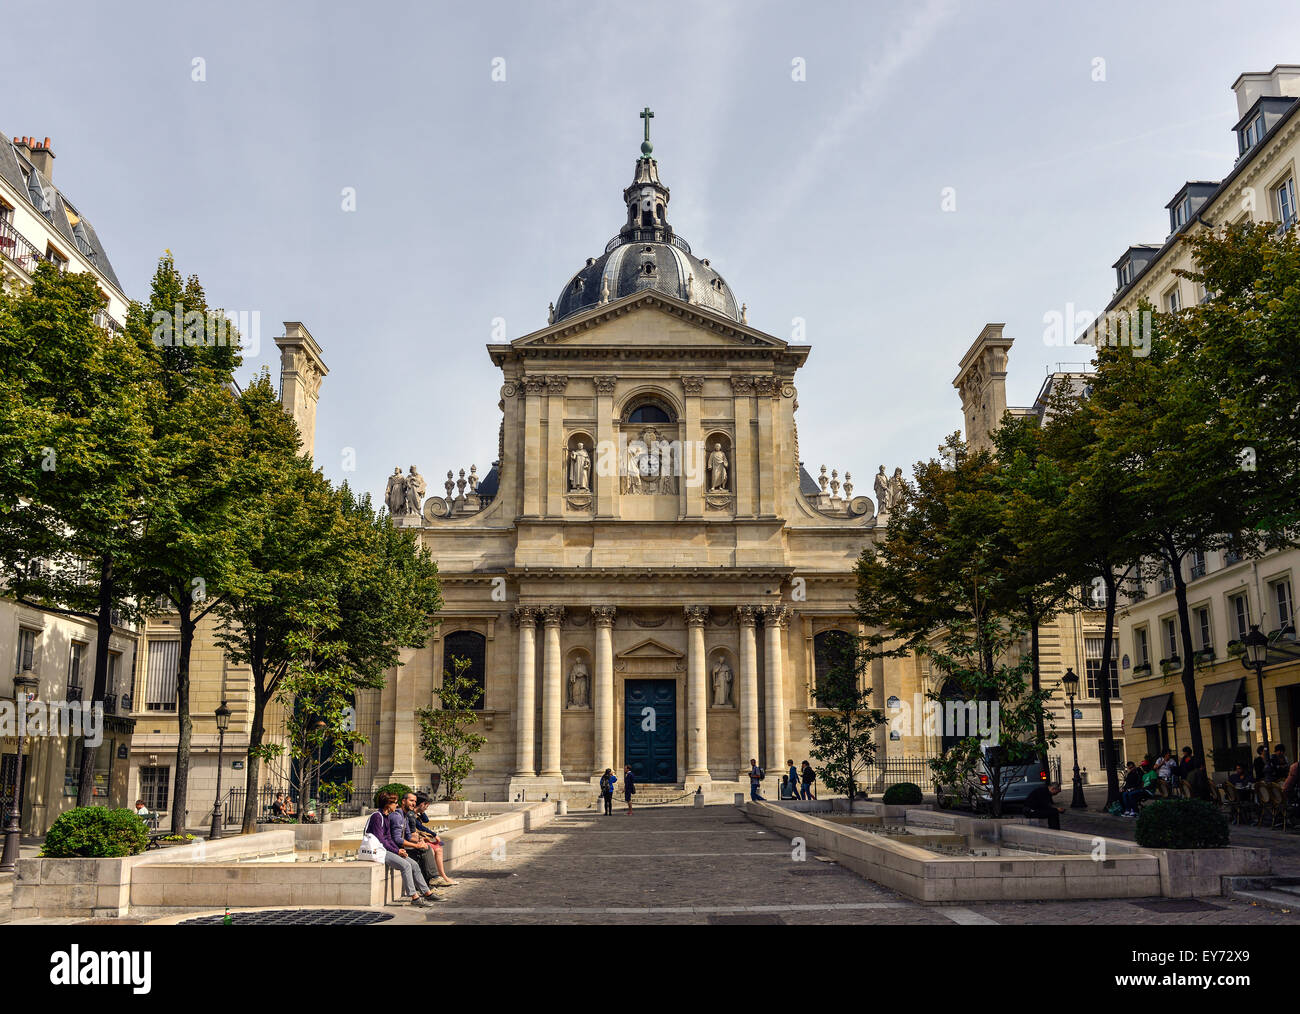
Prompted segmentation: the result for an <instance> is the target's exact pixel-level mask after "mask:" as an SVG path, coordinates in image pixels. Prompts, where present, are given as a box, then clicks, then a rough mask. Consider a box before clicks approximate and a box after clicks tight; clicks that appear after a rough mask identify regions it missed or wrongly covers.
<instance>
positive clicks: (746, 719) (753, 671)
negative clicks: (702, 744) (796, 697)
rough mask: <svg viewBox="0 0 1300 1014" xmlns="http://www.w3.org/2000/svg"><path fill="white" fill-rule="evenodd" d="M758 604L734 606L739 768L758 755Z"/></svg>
mask: <svg viewBox="0 0 1300 1014" xmlns="http://www.w3.org/2000/svg"><path fill="white" fill-rule="evenodd" d="M758 614H759V607H758V606H737V607H736V622H737V623H738V624H739V626H740V672H739V673H737V674H736V679H737V682H738V683H739V687H738V690H739V694H738V697H739V700H740V768H739V770H741V771H745V770H748V768H749V761H750V758H755V759H756V758H757V757H758V644H757V643H756V641H755V637H754V626H755V623H756V621H757V620H758Z"/></svg>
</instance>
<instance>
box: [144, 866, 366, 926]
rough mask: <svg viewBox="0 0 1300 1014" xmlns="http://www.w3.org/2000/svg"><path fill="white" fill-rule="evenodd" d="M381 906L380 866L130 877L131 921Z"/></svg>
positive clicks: (175, 869)
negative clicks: (201, 913)
mask: <svg viewBox="0 0 1300 1014" xmlns="http://www.w3.org/2000/svg"><path fill="white" fill-rule="evenodd" d="M383 902H384V866H383V865H382V864H380V863H360V862H352V863H210V862H207V863H168V864H165V865H159V866H139V867H137V868H135V869H134V870H132V871H131V891H130V906H131V907H130V911H131V914H132V915H143V916H148V915H162V914H164V913H166V912H172V911H176V910H177V909H196V910H198V909H210V908H217V909H220V908H227V907H229V908H252V907H268V906H269V907H285V908H297V907H299V906H304V905H331V906H334V905H341V906H357V905H382V904H383Z"/></svg>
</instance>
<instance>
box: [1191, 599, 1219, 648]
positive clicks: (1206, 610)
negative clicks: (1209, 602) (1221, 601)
mask: <svg viewBox="0 0 1300 1014" xmlns="http://www.w3.org/2000/svg"><path fill="white" fill-rule="evenodd" d="M1195 616H1196V632H1197V635H1198V639H1199V642H1200V643H1199V644H1198V645H1197V647H1198V648H1199V649H1200V650H1201V651H1212V650H1213V648H1212V645H1213V643H1214V635H1213V634H1212V633H1211V630H1210V607H1209V606H1199V607H1197V609H1196V610H1195Z"/></svg>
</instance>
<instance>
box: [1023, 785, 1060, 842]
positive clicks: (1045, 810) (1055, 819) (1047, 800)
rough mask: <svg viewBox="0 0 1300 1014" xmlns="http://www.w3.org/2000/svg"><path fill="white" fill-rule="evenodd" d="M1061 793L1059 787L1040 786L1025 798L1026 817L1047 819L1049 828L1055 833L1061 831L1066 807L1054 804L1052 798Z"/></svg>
mask: <svg viewBox="0 0 1300 1014" xmlns="http://www.w3.org/2000/svg"><path fill="white" fill-rule="evenodd" d="M1060 791H1061V787H1060V786H1059V785H1040V786H1038V787H1037V788H1036V789H1034V791H1033V792H1031V793H1029V795H1028V796H1026V797H1025V810H1024V813H1025V816H1026V817H1046V818H1047V826H1048V827H1050V828H1051V829H1052V830H1053V831H1059V830H1061V814H1062V813H1064V812H1065V809H1064V807H1060V806H1055V805H1053V804H1052V797H1053V796H1055V795H1056V794H1057V793H1058V792H1060Z"/></svg>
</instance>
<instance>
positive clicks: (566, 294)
mask: <svg viewBox="0 0 1300 1014" xmlns="http://www.w3.org/2000/svg"><path fill="white" fill-rule="evenodd" d="M634 231H640V230H634ZM655 231H656V232H659V233H660V234H661V235H662V230H655ZM645 289H654V290H656V291H657V292H662V293H664V294H665V295H668V296H673V297H675V298H677V299H680V300H682V301H683V302H686V303H695V304H698V305H700V306H704V307H707V308H708V309H710V310H713V311H714V312H715V313H720V314H722V315H723V316H724V317H729V318H731V319H732V320H735V321H739V320H740V306H739V304H738V303H737V302H736V297H735V294H734V293H733V292H732V291H731V286H729V285H728V284H727V283H726V282H725V281H724V280H723V278H722V276H721V275H720V274H718V273H717V271H715V270H714V269H713V268H712V267H711V266H710V265H709V262H708V261H702V260H700V259H699V258H697V257H696V256H695V255H694V254H692V253H691V248H690V247H689V246H688V245H687V244H686V242H685V241H684V240H683V239H681V238H680V237H678V236H674V237H673V238H672V241H671V242H668V243H665V242H649V243H646V242H642V241H639V240H633V239H626V238H625V237H624V236H623V235H619V236H616V237H615V238H614V239H613V240H611V241H610V248H609V249H608V250H607V251H606V253H605V254H604V256H601V257H594V258H592V259H591V260H589V261H588V262H587V265H586V267H584V268H582V270H580V271H579V272H578V273H577V274H576V275H574V276H573V277H572V278H571V279H569V284H568V285H566V286H565V287H564V291H562V292H561V293H560V298H559V299H558V300H557V301H556V303H555V319H556V320H557V321H558V320H563V319H564V318H565V317H571V316H573V315H574V314H575V313H579V312H580V311H582V310H586V309H587V308H589V307H592V306H597V305H599V304H600V303H602V302H611V301H613V300H615V299H619V298H621V297H623V296H630V295H632V294H633V293H636V292H641V291H643V290H645Z"/></svg>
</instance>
